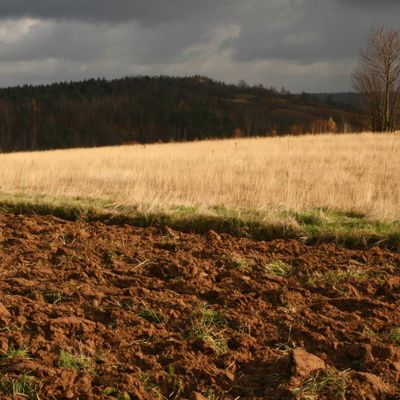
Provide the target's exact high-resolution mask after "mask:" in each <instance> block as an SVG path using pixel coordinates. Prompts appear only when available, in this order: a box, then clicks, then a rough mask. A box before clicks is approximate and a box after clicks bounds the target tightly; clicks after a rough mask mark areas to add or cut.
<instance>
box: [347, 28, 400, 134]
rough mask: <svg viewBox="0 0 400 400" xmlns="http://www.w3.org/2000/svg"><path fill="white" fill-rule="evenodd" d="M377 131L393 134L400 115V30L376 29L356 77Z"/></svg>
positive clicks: (372, 123)
mask: <svg viewBox="0 0 400 400" xmlns="http://www.w3.org/2000/svg"><path fill="white" fill-rule="evenodd" d="M352 81H353V88H354V89H355V90H356V91H357V92H359V93H360V94H361V95H362V96H363V111H364V112H365V114H366V115H368V117H369V119H370V122H371V128H372V130H373V131H374V132H393V131H394V130H396V129H397V128H398V126H399V125H398V124H399V122H400V121H399V114H400V104H399V103H400V101H399V100H400V99H399V96H400V31H399V30H393V29H387V28H385V27H382V28H379V29H376V30H373V31H372V32H371V33H370V35H369V36H368V40H367V44H366V46H365V47H364V48H363V49H362V50H361V51H360V60H359V64H358V66H357V67H356V68H355V70H354V71H353V75H352Z"/></svg>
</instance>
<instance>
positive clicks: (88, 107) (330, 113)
mask: <svg viewBox="0 0 400 400" xmlns="http://www.w3.org/2000/svg"><path fill="white" fill-rule="evenodd" d="M323 103H324V101H323V100H321V99H320V98H318V97H315V96H314V97H313V96H311V97H310V96H304V94H303V95H290V94H288V93H287V92H285V91H282V92H279V93H278V92H277V91H276V90H274V89H265V88H263V87H261V86H256V87H249V86H248V85H246V84H245V83H244V82H242V83H241V84H240V85H227V84H224V83H221V82H216V81H213V80H211V79H208V78H205V77H200V76H194V77H185V78H171V77H129V78H124V79H117V80H112V81H107V80H105V79H90V80H85V81H82V82H71V83H56V84H51V85H43V86H27V85H26V86H22V87H13V88H6V89H1V90H0V151H17V150H36V149H51V148H66V147H81V146H102V145H113V144H123V143H134V142H139V143H150V142H157V141H184V140H185V141H186V140H196V139H204V138H214V137H234V136H264V135H281V134H287V133H290V134H301V133H304V132H315V133H323V132H327V131H332V130H333V131H334V130H337V131H338V132H340V131H349V130H359V129H361V128H362V120H361V118H360V116H359V115H358V114H357V113H356V112H355V111H354V110H353V109H352V107H349V106H340V105H337V106H333V105H332V104H331V105H327V104H326V105H324V104H323Z"/></svg>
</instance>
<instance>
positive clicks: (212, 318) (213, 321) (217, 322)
mask: <svg viewBox="0 0 400 400" xmlns="http://www.w3.org/2000/svg"><path fill="white" fill-rule="evenodd" d="M201 320H202V323H203V324H205V325H208V326H216V327H224V326H228V320H227V318H226V317H225V315H224V314H222V313H221V312H219V311H215V310H213V309H212V308H210V307H207V306H205V307H204V308H203V309H202V310H201Z"/></svg>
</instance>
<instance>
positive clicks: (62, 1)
mask: <svg viewBox="0 0 400 400" xmlns="http://www.w3.org/2000/svg"><path fill="white" fill-rule="evenodd" d="M235 2H236V0H217V1H215V0H201V1H190V0H68V1H67V0H2V1H1V3H0V17H2V18H20V17H35V18H56V19H77V20H89V21H102V22H121V21H125V22H126V21H138V22H139V23H141V24H144V25H147V24H149V25H154V24H159V23H163V22H173V21H179V20H182V18H187V17H190V16H194V15H207V14H209V13H213V12H216V11H218V10H223V9H225V10H226V11H229V7H230V6H231V5H232V3H235Z"/></svg>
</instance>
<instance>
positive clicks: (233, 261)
mask: <svg viewBox="0 0 400 400" xmlns="http://www.w3.org/2000/svg"><path fill="white" fill-rule="evenodd" d="M223 258H224V260H223V261H224V265H223V268H224V269H227V270H235V269H237V270H240V271H249V270H250V263H249V261H248V260H246V259H245V258H242V257H239V256H236V255H226V256H225V257H223Z"/></svg>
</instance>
